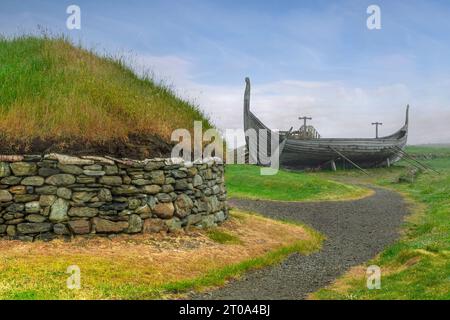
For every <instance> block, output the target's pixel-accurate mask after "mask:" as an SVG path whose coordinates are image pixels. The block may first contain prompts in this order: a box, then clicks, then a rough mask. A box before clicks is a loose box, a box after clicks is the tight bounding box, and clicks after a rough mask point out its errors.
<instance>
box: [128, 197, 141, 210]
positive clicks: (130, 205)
mask: <svg viewBox="0 0 450 320" xmlns="http://www.w3.org/2000/svg"><path fill="white" fill-rule="evenodd" d="M140 204H141V200H139V199H130V200H129V201H128V208H130V209H131V210H134V209H137V208H138V207H139V206H140Z"/></svg>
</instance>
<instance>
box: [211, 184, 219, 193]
mask: <svg viewBox="0 0 450 320" xmlns="http://www.w3.org/2000/svg"><path fill="white" fill-rule="evenodd" d="M212 193H213V194H219V193H220V187H219V186H218V185H215V186H213V187H212Z"/></svg>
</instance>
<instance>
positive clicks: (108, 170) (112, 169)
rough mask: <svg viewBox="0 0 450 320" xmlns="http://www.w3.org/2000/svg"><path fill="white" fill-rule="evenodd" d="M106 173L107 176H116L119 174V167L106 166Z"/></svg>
mask: <svg viewBox="0 0 450 320" xmlns="http://www.w3.org/2000/svg"><path fill="white" fill-rule="evenodd" d="M105 173H106V174H107V175H110V176H112V175H115V174H118V173H119V169H118V168H117V166H105Z"/></svg>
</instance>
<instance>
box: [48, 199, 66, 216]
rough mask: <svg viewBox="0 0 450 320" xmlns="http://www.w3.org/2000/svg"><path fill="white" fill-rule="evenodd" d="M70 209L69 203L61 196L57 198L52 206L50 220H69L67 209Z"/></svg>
mask: <svg viewBox="0 0 450 320" xmlns="http://www.w3.org/2000/svg"><path fill="white" fill-rule="evenodd" d="M68 209H69V203H68V202H67V201H66V200H64V199H61V198H58V199H56V201H55V202H54V203H53V205H52V206H51V210H50V217H49V219H50V221H52V222H62V221H67V220H68V218H69V217H68V216H67V210H68Z"/></svg>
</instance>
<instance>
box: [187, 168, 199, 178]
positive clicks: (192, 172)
mask: <svg viewBox="0 0 450 320" xmlns="http://www.w3.org/2000/svg"><path fill="white" fill-rule="evenodd" d="M187 173H188V176H189V177H194V176H195V175H197V173H198V170H197V168H196V167H191V168H189V169H188V170H187Z"/></svg>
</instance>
